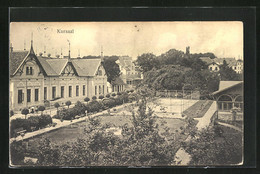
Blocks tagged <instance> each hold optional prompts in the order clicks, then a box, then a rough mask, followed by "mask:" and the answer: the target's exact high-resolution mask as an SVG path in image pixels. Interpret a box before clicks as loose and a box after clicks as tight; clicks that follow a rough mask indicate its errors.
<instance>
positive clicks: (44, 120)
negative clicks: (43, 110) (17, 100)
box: [10, 115, 52, 137]
mask: <svg viewBox="0 0 260 174" xmlns="http://www.w3.org/2000/svg"><path fill="white" fill-rule="evenodd" d="M51 123H52V118H51V116H50V115H40V116H31V117H29V118H28V119H22V118H17V119H14V120H12V121H11V126H10V134H11V137H14V136H16V133H17V131H21V130H26V131H27V132H31V131H32V128H33V127H34V128H35V129H40V128H44V127H46V126H47V125H48V124H51Z"/></svg>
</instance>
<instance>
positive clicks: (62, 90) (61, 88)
mask: <svg viewBox="0 0 260 174" xmlns="http://www.w3.org/2000/svg"><path fill="white" fill-rule="evenodd" d="M60 97H61V98H64V86H61V87H60Z"/></svg>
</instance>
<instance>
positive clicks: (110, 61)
mask: <svg viewBox="0 0 260 174" xmlns="http://www.w3.org/2000/svg"><path fill="white" fill-rule="evenodd" d="M117 59H118V57H116V56H113V57H110V58H105V59H104V64H103V66H104V69H105V71H106V74H107V81H108V82H109V83H111V81H112V80H114V79H115V78H117V77H119V76H120V69H119V65H118V64H117V63H116V62H115V61H116V60H117Z"/></svg>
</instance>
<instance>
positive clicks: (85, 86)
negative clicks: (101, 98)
mask: <svg viewBox="0 0 260 174" xmlns="http://www.w3.org/2000/svg"><path fill="white" fill-rule="evenodd" d="M85 88H86V86H85V85H83V89H82V91H83V96H84V95H85Z"/></svg>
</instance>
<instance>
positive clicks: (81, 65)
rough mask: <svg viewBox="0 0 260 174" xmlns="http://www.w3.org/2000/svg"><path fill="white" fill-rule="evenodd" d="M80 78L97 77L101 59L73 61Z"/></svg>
mask: <svg viewBox="0 0 260 174" xmlns="http://www.w3.org/2000/svg"><path fill="white" fill-rule="evenodd" d="M71 62H72V64H73V65H74V67H75V69H76V71H77V72H78V75H79V76H95V75H96V71H97V69H98V67H99V65H100V63H101V59H71Z"/></svg>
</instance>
